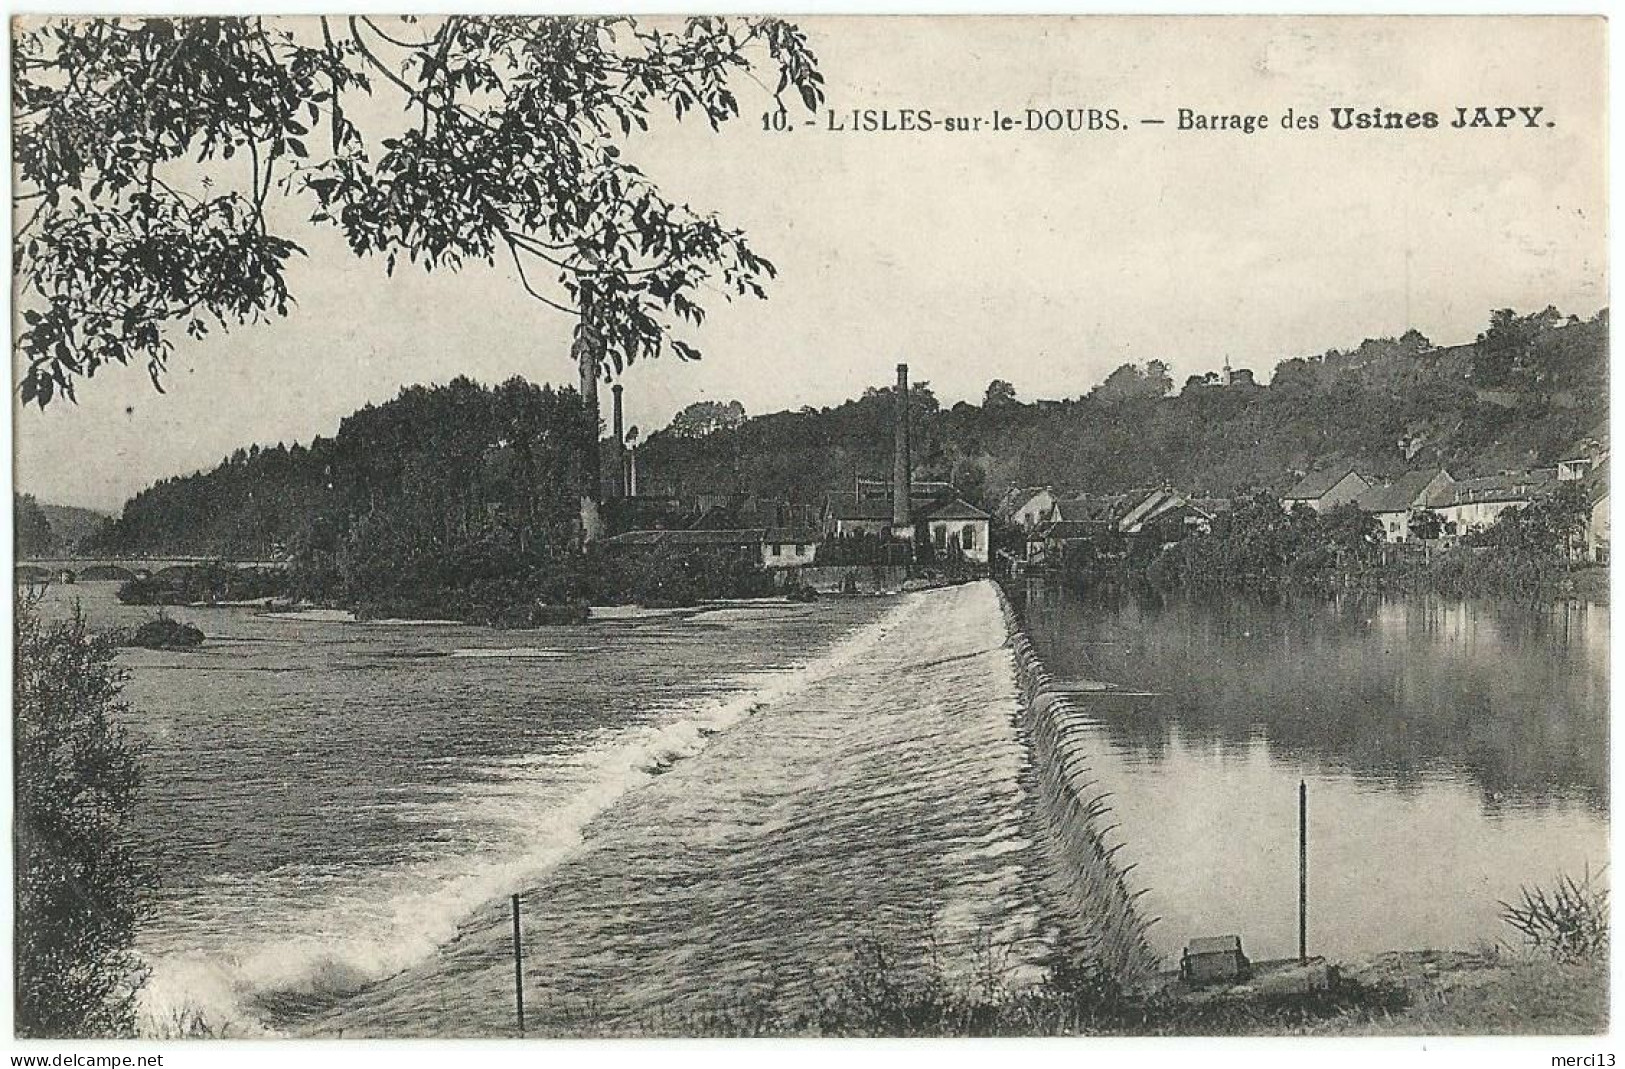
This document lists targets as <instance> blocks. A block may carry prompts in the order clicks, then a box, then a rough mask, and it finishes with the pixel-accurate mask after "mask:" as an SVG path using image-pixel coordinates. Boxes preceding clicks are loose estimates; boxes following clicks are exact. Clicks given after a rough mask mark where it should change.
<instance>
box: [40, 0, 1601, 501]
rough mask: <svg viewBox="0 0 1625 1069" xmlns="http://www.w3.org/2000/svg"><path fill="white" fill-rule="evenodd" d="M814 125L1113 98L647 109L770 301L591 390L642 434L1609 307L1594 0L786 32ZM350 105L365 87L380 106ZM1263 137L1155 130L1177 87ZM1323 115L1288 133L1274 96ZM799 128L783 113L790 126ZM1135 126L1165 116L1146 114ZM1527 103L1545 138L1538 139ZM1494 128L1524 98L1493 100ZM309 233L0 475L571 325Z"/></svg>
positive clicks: (217, 436) (684, 184)
mask: <svg viewBox="0 0 1625 1069" xmlns="http://www.w3.org/2000/svg"><path fill="white" fill-rule="evenodd" d="M798 22H800V24H801V25H802V27H803V29H805V30H806V31H807V33H808V36H809V38H810V41H811V45H812V47H813V49H814V51H815V52H816V54H817V55H818V57H819V62H820V68H821V70H822V71H823V73H824V75H825V77H826V79H827V88H828V92H829V99H828V101H827V102H826V111H830V112H833V113H834V114H835V115H836V116H837V117H841V118H843V119H845V120H846V122H847V125H849V126H850V125H851V116H850V113H851V111H852V110H853V109H867V108H873V109H890V110H891V111H892V113H893V114H894V116H895V115H896V113H897V112H899V111H900V110H901V109H904V108H915V109H929V110H930V111H931V113H932V115H933V117H934V118H935V119H936V120H937V121H938V122H939V123H940V122H941V120H942V119H943V118H945V117H947V116H960V115H963V116H982V117H984V122H986V120H987V119H988V118H989V117H990V116H991V114H992V112H993V110H994V109H998V110H999V111H1001V112H1004V113H1006V114H1011V115H1014V116H1016V117H1017V119H1018V121H1020V120H1022V119H1023V118H1024V117H1025V109H1027V108H1029V107H1033V108H1041V109H1045V108H1085V109H1086V108H1099V109H1116V110H1117V112H1118V114H1119V115H1120V116H1121V117H1123V118H1124V119H1125V120H1127V121H1128V126H1127V128H1126V129H1124V130H1120V131H1113V132H1094V133H1069V132H1059V133H1027V132H1025V131H1022V130H1018V131H1013V132H1007V133H985V132H984V133H946V132H943V131H941V130H934V131H931V132H929V133H904V132H890V133H883V132H875V133H864V132H854V131H850V130H849V131H843V132H832V131H830V130H828V129H827V126H828V122H829V117H828V115H827V114H825V113H824V112H821V113H820V115H819V116H818V118H817V120H816V122H817V125H816V126H814V127H798V128H796V129H795V130H794V131H792V132H790V133H774V132H765V131H764V130H763V129H762V123H761V118H760V115H761V112H762V111H763V110H764V109H765V108H767V107H768V106H769V105H770V100H769V98H768V96H767V94H766V92H765V91H764V90H762V89H760V88H759V87H758V86H757V85H755V84H753V83H751V82H749V81H742V82H741V83H740V85H739V86H738V95H739V96H740V99H741V103H742V116H741V118H740V119H739V120H737V121H735V122H734V123H732V124H729V125H727V126H725V127H724V128H723V130H722V132H720V133H716V132H713V131H711V130H710V129H709V127H706V126H705V125H703V124H702V123H693V122H689V123H684V124H676V123H669V122H668V123H663V124H658V125H657V126H656V127H655V129H654V130H653V131H651V133H650V134H648V135H643V136H640V137H638V138H636V139H635V140H634V141H633V142H632V143H631V144H629V145H628V146H627V151H628V154H629V155H630V156H631V157H632V158H633V159H635V160H636V161H637V162H638V163H639V164H640V165H641V166H642V167H643V168H644V169H645V171H646V172H648V173H649V174H650V175H651V177H652V178H654V179H655V180H656V181H657V182H659V183H660V184H661V185H662V186H663V188H665V189H666V190H667V192H668V194H669V195H671V196H673V197H674V198H675V199H678V200H680V201H686V202H688V203H689V204H691V205H692V206H694V207H695V208H696V209H701V210H715V211H716V212H717V213H718V214H719V215H720V216H721V218H722V219H723V220H724V221H726V222H728V223H730V224H732V225H737V226H740V227H742V228H743V229H745V231H746V232H747V233H748V234H749V236H750V239H751V242H752V245H753V247H754V248H755V249H756V250H757V251H758V252H759V253H761V254H763V255H765V256H767V257H768V258H769V259H771V260H772V261H774V263H775V264H776V265H777V266H778V268H779V276H778V278H777V279H776V280H775V281H774V282H773V283H772V284H771V285H770V286H769V287H768V299H767V300H766V301H756V300H745V301H741V302H739V303H736V304H731V305H729V304H723V303H721V301H720V300H719V299H714V300H712V301H710V302H707V304H708V309H709V312H710V315H709V316H708V318H707V320H706V322H705V324H704V326H703V327H702V328H700V329H699V330H697V331H696V330H687V331H685V332H683V333H681V334H680V336H681V337H683V338H684V339H685V340H688V341H690V342H692V343H694V344H696V345H698V346H699V348H701V349H702V350H703V351H704V353H705V358H704V360H703V361H702V362H700V363H681V362H678V361H676V360H673V359H670V358H666V359H662V360H660V361H656V362H649V363H639V364H636V365H634V366H633V367H632V368H630V369H629V370H628V371H627V372H626V374H625V375H624V376H623V378H622V379H621V380H620V381H621V382H622V383H623V384H624V385H625V387H626V394H625V396H626V402H627V414H628V415H627V418H628V422H629V423H630V424H633V425H636V426H639V427H640V428H641V429H642V430H643V432H644V433H645V434H647V433H648V432H649V431H652V430H655V429H658V428H659V427H661V426H664V425H665V423H666V422H667V421H669V419H670V418H671V415H672V414H673V413H674V412H675V411H677V410H678V409H680V408H682V407H683V406H684V405H686V404H688V403H690V402H691V401H694V400H699V399H719V400H721V399H738V400H739V401H741V402H742V403H743V404H744V406H745V408H746V410H747V411H748V412H750V413H751V414H759V413H764V412H771V411H777V410H781V409H786V408H799V407H801V406H803V405H812V406H815V407H818V406H826V405H833V404H838V403H839V402H840V401H842V400H844V399H845V398H848V397H851V396H855V395H857V394H861V393H862V391H863V390H864V389H865V388H866V387H869V386H874V385H885V384H887V383H888V382H890V381H891V378H892V376H893V374H894V372H893V367H894V365H895V364H896V363H898V362H899V361H906V362H907V363H908V364H909V365H910V367H911V369H912V375H913V378H914V379H915V380H916V381H919V380H926V381H929V382H930V383H931V385H932V387H933V388H934V389H935V391H936V392H937V395H938V396H939V398H941V399H942V400H943V402H944V403H945V404H952V403H954V402H956V401H959V400H969V401H972V402H977V401H979V400H980V398H981V396H982V392H983V390H984V389H985V388H986V386H987V383H988V382H989V380H991V379H993V378H1001V379H1005V380H1008V381H1009V382H1011V383H1013V384H1014V385H1015V388H1016V391H1017V395H1018V396H1019V397H1021V398H1022V399H1027V400H1030V399H1033V398H1039V397H1050V398H1056V397H1072V396H1077V395H1079V394H1082V393H1086V392H1087V391H1088V390H1089V389H1090V387H1091V386H1093V385H1094V384H1095V383H1097V382H1098V381H1100V380H1101V379H1102V378H1104V377H1105V375H1106V374H1107V373H1109V372H1110V371H1111V370H1112V369H1113V368H1114V367H1116V366H1117V365H1119V364H1121V363H1123V362H1125V361H1134V362H1140V361H1145V360H1150V359H1159V360H1163V361H1165V362H1167V363H1168V364H1169V365H1171V367H1172V369H1173V375H1174V379H1175V381H1176V382H1183V380H1184V378H1185V376H1187V375H1189V374H1192V373H1198V372H1203V371H1207V370H1211V369H1215V368H1217V367H1219V366H1220V365H1221V364H1222V363H1223V362H1224V360H1225V359H1226V358H1228V359H1229V360H1230V361H1231V363H1232V364H1234V365H1235V366H1238V367H1251V368H1254V369H1256V370H1257V371H1258V372H1259V373H1260V378H1263V377H1265V376H1266V375H1267V372H1268V371H1269V370H1270V369H1271V368H1272V367H1273V366H1274V364H1275V363H1277V362H1278V361H1279V360H1282V359H1285V358H1288V357H1291V356H1302V355H1308V354H1312V353H1319V352H1324V351H1325V350H1327V349H1329V348H1333V347H1350V346H1353V345H1355V344H1357V343H1358V342H1359V341H1360V340H1362V339H1363V338H1366V337H1373V336H1383V335H1398V334H1400V333H1402V332H1403V331H1404V330H1406V329H1407V328H1410V327H1415V328H1417V329H1419V330H1421V331H1422V332H1423V333H1424V334H1426V335H1428V336H1429V337H1430V338H1432V339H1433V340H1434V341H1436V342H1438V343H1441V344H1449V343H1456V342H1463V341H1470V340H1472V338H1473V337H1474V336H1475V335H1476V334H1477V332H1478V331H1479V330H1481V329H1483V327H1484V325H1485V324H1486V322H1487V321H1488V318H1489V312H1490V310H1491V309H1493V308H1500V307H1513V308H1517V309H1520V310H1535V309H1539V308H1543V307H1545V306H1546V305H1547V304H1555V305H1557V306H1558V307H1559V308H1560V309H1562V310H1563V311H1564V312H1575V313H1578V314H1580V315H1582V316H1589V315H1591V314H1592V313H1594V312H1596V311H1597V310H1598V309H1599V308H1601V307H1603V306H1604V305H1605V304H1606V302H1607V246H1606V227H1607V219H1606V204H1607V200H1606V190H1607V181H1606V130H1605V110H1606V73H1605V72H1606V57H1605V52H1606V48H1605V34H1604V28H1603V22H1602V20H1600V19H1581V18H1543V19H1528V18H1522V19H1520V18H1512V17H1500V18H1476V19H1470V18H1454V19H1428V18H1418V17H1390V18H1368V19H1333V18H1319V19H1292V18H1283V17H1261V18H1255V19H1251V20H1244V19H1217V18H1205V19H1195V18H1152V17H1131V18H1109V17H1098V16H1097V17H1084V18H1061V17H1050V18H1031V17H1029V18H991V17H959V18H873V19H859V18H829V17H810V18H806V19H800V20H798ZM377 106H378V107H383V106H384V103H383V102H382V101H381V102H380V103H379V104H378V105H377ZM1459 106H1466V107H1468V108H1473V107H1477V106H1488V107H1497V106H1526V107H1534V106H1539V107H1541V108H1543V109H1544V110H1543V111H1542V112H1541V113H1540V116H1539V124H1540V125H1539V126H1538V127H1537V128H1535V129H1523V128H1509V129H1488V130H1464V131H1457V130H1451V129H1449V128H1448V127H1441V128H1439V129H1435V130H1415V131H1333V130H1330V129H1328V126H1329V109H1331V108H1334V107H1350V108H1355V109H1357V110H1370V109H1372V108H1382V109H1384V110H1389V109H1394V110H1400V111H1413V110H1415V111H1428V110H1431V111H1435V112H1437V113H1438V114H1439V115H1440V116H1441V121H1442V122H1445V123H1448V122H1449V121H1450V120H1451V119H1453V118H1454V116H1455V109H1456V108H1457V107H1459ZM1181 108H1188V109H1190V110H1191V111H1192V112H1194V113H1199V114H1206V115H1212V114H1262V115H1266V116H1268V117H1269V120H1270V124H1269V127H1268V128H1267V129H1264V130H1261V131H1258V132H1255V133H1252V134H1245V133H1240V132H1232V131H1218V132H1214V131H1194V130H1193V131H1181V130H1179V129H1178V127H1177V119H1178V114H1179V109H1181ZM1288 108H1291V109H1293V111H1294V112H1295V114H1298V115H1302V114H1305V113H1312V114H1315V115H1317V116H1318V119H1319V122H1320V129H1318V130H1315V131H1294V132H1284V131H1282V130H1280V129H1279V120H1280V117H1281V116H1282V114H1283V113H1284V112H1285V111H1286V110H1287V109H1288ZM803 118H804V116H803ZM1144 118H1152V119H1155V118H1162V119H1165V120H1166V123H1165V124H1164V125H1161V126H1154V125H1143V124H1140V123H1139V122H1138V120H1140V119H1144ZM1548 122H1550V123H1551V124H1552V125H1550V126H1547V125H1546V123H1548ZM1520 123H1521V120H1520ZM279 211H281V212H283V215H282V216H281V217H280V218H281V219H284V220H286V222H287V225H288V228H289V230H288V232H290V233H292V234H293V236H295V237H296V239H297V240H299V241H300V242H301V244H303V245H304V246H305V248H306V249H307V251H308V253H309V255H308V257H306V258H303V259H301V260H299V261H297V262H296V263H295V264H294V265H293V266H292V268H291V269H290V271H289V282H290V287H291V289H292V290H293V292H294V294H295V296H296V297H297V299H298V305H297V307H296V308H295V309H294V311H293V312H292V314H291V315H290V316H289V317H288V318H286V319H283V320H278V321H275V322H273V323H270V324H264V325H259V326H246V327H242V328H237V329H234V330H233V331H232V332H231V333H230V334H227V335H221V334H218V333H217V334H213V335H211V336H210V337H208V338H207V339H205V340H204V341H202V342H201V343H195V342H190V341H186V340H184V339H183V340H181V341H180V342H179V343H178V344H177V351H176V353H175V356H174V358H173V359H172V361H171V364H170V373H169V375H168V376H167V378H166V379H165V382H164V385H165V389H166V391H167V392H165V393H163V394H159V393H157V392H156V391H154V390H153V388H152V385H151V383H150V382H149V381H148V379H147V376H146V373H145V370H144V369H143V368H139V367H131V368H111V369H106V370H104V371H102V372H101V373H99V374H98V375H97V376H96V377H95V378H94V379H93V380H91V381H89V382H86V383H83V384H82V385H81V387H80V400H79V403H78V404H76V405H73V404H53V405H51V406H50V407H49V408H48V409H47V410H45V411H43V412H41V411H38V410H36V409H26V410H24V409H20V408H18V409H16V410H15V411H14V429H15V434H16V467H15V480H16V484H17V486H18V488H19V489H20V490H22V491H25V492H31V493H34V494H36V495H37V496H39V497H40V498H42V499H43V500H46V501H51V502H55V503H60V504H74V505H83V506H88V507H93V508H99V509H103V510H107V511H116V510H117V509H118V508H119V507H120V505H121V504H122V502H123V501H124V500H126V499H127V498H128V497H129V496H130V495H132V494H133V493H135V492H136V491H137V490H139V489H141V488H142V487H144V486H146V485H148V484H150V483H151V482H153V481H154V480H156V479H159V478H162V477H165V476H169V475H176V474H184V473H188V472H191V471H194V470H198V469H202V468H208V467H211V466H213V465H214V464H216V463H218V462H219V460H220V459H221V458H222V457H224V456H225V455H227V454H228V453H230V452H231V451H232V450H233V449H236V448H238V447H245V446H247V445H249V444H251V443H255V442H257V443H260V444H262V445H270V444H274V443H276V442H279V441H280V442H289V443H291V442H293V441H302V442H308V441H309V440H310V439H311V438H312V437H313V436H315V435H317V434H325V435H331V434H332V433H334V431H335V430H336V429H337V427H338V424H339V421H340V420H341V419H342V418H343V417H344V416H345V415H347V414H349V413H350V412H352V411H354V410H355V409H357V408H359V407H360V406H362V405H363V404H366V403H368V402H374V403H377V402H381V401H384V400H387V399H388V398H390V397H392V396H394V395H395V394H396V393H397V392H398V391H399V390H400V389H401V388H402V387H403V386H405V385H408V384H412V383H420V382H445V381H447V380H449V379H451V378H453V377H454V376H456V375H460V374H461V375H468V376H471V377H473V378H475V379H478V380H480V381H484V382H498V381H501V380H503V379H505V378H508V377H510V376H512V375H523V376H525V377H527V378H530V379H533V380H536V381H552V382H555V383H559V384H569V383H572V382H573V381H574V367H573V365H572V363H571V361H570V359H569V340H568V339H569V328H570V323H569V321H568V320H567V319H566V317H564V316H562V315H561V314H560V313H558V312H555V311H553V310H550V309H548V308H546V307H545V306H543V305H541V304H539V303H537V302H535V301H533V300H531V299H530V298H528V297H527V296H526V295H525V294H524V293H523V291H522V290H521V288H520V286H519V283H518V281H517V279H516V277H515V276H514V275H513V272H512V269H511V267H510V266H508V265H505V264H503V265H499V266H497V267H495V268H488V267H485V266H484V265H476V266H474V267H471V268H466V269H464V270H463V271H462V272H459V273H456V274H451V273H435V274H432V275H425V274H424V273H423V272H421V271H416V270H412V269H403V270H398V271H397V273H396V275H395V277H393V278H388V277H386V276H385V274H384V270H383V265H382V263H381V262H379V261H377V260H371V261H369V260H359V259H356V258H354V257H352V256H351V255H350V254H349V252H348V251H347V250H346V248H345V246H344V244H343V242H342V240H341V239H340V238H339V237H338V234H337V232H336V231H332V230H320V229H317V228H314V227H311V226H309V225H307V224H305V223H303V222H302V219H303V215H302V214H301V212H302V209H300V208H299V207H298V206H294V205H289V206H287V207H285V208H282V209H279Z"/></svg>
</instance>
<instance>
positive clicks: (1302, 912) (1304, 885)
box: [1298, 780, 1309, 965]
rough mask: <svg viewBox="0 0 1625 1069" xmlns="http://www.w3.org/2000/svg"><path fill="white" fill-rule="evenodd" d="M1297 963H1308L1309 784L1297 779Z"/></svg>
mask: <svg viewBox="0 0 1625 1069" xmlns="http://www.w3.org/2000/svg"><path fill="white" fill-rule="evenodd" d="M1298 964H1300V965H1307V964H1309V786H1308V784H1307V783H1305V782H1304V781H1303V780H1299V781H1298Z"/></svg>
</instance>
